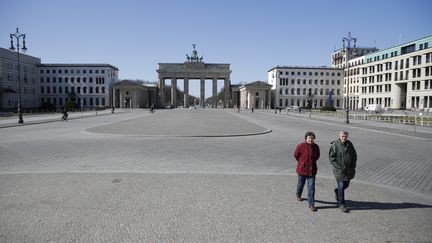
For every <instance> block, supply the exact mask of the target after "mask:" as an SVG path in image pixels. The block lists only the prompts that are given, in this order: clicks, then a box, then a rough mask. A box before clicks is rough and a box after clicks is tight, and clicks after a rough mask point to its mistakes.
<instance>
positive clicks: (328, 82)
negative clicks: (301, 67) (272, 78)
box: [279, 78, 340, 85]
mask: <svg viewBox="0 0 432 243" xmlns="http://www.w3.org/2000/svg"><path fill="white" fill-rule="evenodd" d="M295 82H296V81H295V79H291V84H295ZM288 83H289V79H288V78H280V79H279V85H288ZM301 83H302V81H301V80H300V79H297V84H301ZM307 83H308V84H310V85H311V84H312V79H309V82H308V81H307V80H306V79H303V84H307ZM335 83H336V84H337V85H340V80H336V82H335V80H331V85H335ZM314 84H315V85H318V79H315V82H314ZM319 84H320V85H324V80H322V79H321V80H320V81H319ZM325 84H326V85H329V84H330V81H329V80H325Z"/></svg>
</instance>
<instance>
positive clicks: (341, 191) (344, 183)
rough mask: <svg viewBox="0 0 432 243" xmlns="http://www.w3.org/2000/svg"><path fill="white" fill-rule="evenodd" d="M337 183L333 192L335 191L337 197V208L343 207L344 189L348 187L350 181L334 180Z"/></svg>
mask: <svg viewBox="0 0 432 243" xmlns="http://www.w3.org/2000/svg"><path fill="white" fill-rule="evenodd" d="M336 182H337V188H336V189H335V191H337V195H338V199H339V201H338V204H339V206H345V189H347V188H348V187H349V184H350V180H347V181H343V180H336Z"/></svg>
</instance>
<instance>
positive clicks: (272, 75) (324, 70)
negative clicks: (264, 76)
mask: <svg viewBox="0 0 432 243" xmlns="http://www.w3.org/2000/svg"><path fill="white" fill-rule="evenodd" d="M342 81H343V69H338V68H328V67H294V66H276V67H273V68H271V69H270V70H268V83H269V84H271V85H272V95H273V98H274V100H273V102H272V103H273V107H279V108H286V107H289V106H292V105H298V106H309V105H310V106H311V107H312V108H320V107H322V106H325V105H333V106H334V107H336V108H342V107H343V104H342V87H343V86H342Z"/></svg>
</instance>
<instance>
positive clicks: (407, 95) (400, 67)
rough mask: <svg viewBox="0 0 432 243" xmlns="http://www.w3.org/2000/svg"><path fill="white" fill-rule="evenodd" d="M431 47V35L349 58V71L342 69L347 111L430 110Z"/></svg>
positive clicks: (431, 91) (431, 80)
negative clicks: (372, 108) (374, 108)
mask: <svg viewBox="0 0 432 243" xmlns="http://www.w3.org/2000/svg"><path fill="white" fill-rule="evenodd" d="M431 46H432V36H428V37H424V38H421V39H418V40H415V41H411V42H408V43H405V44H402V45H398V46H394V47H390V48H387V49H384V50H380V51H376V52H372V53H368V54H366V55H364V56H361V57H357V58H353V59H350V60H349V72H347V70H348V68H347V67H345V69H344V98H345V99H346V97H347V94H348V99H349V107H350V109H352V110H362V109H363V108H364V107H366V106H367V105H369V104H381V105H382V106H383V107H384V108H388V109H430V108H432V49H431ZM338 52H340V51H338ZM335 56H336V53H334V54H333V57H335ZM338 65H340V63H338V62H333V66H335V67H336V66H338Z"/></svg>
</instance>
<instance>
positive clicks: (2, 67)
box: [0, 48, 41, 111]
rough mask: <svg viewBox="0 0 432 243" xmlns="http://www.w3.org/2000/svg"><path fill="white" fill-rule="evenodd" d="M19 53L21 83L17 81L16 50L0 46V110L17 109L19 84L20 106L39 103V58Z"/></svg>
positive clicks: (26, 106) (35, 105)
mask: <svg viewBox="0 0 432 243" xmlns="http://www.w3.org/2000/svg"><path fill="white" fill-rule="evenodd" d="M19 55H20V75H19V76H20V79H21V85H20V84H19V81H18V56H17V52H15V51H10V50H9V49H5V48H0V110H3V111H6V110H9V111H13V110H16V109H17V107H18V97H19V86H21V106H22V107H23V108H24V109H26V108H34V107H38V106H39V105H40V100H39V98H38V94H39V92H38V87H39V86H38V82H37V65H39V64H40V63H41V60H40V58H37V57H33V56H29V55H26V54H23V53H20V54H19Z"/></svg>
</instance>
